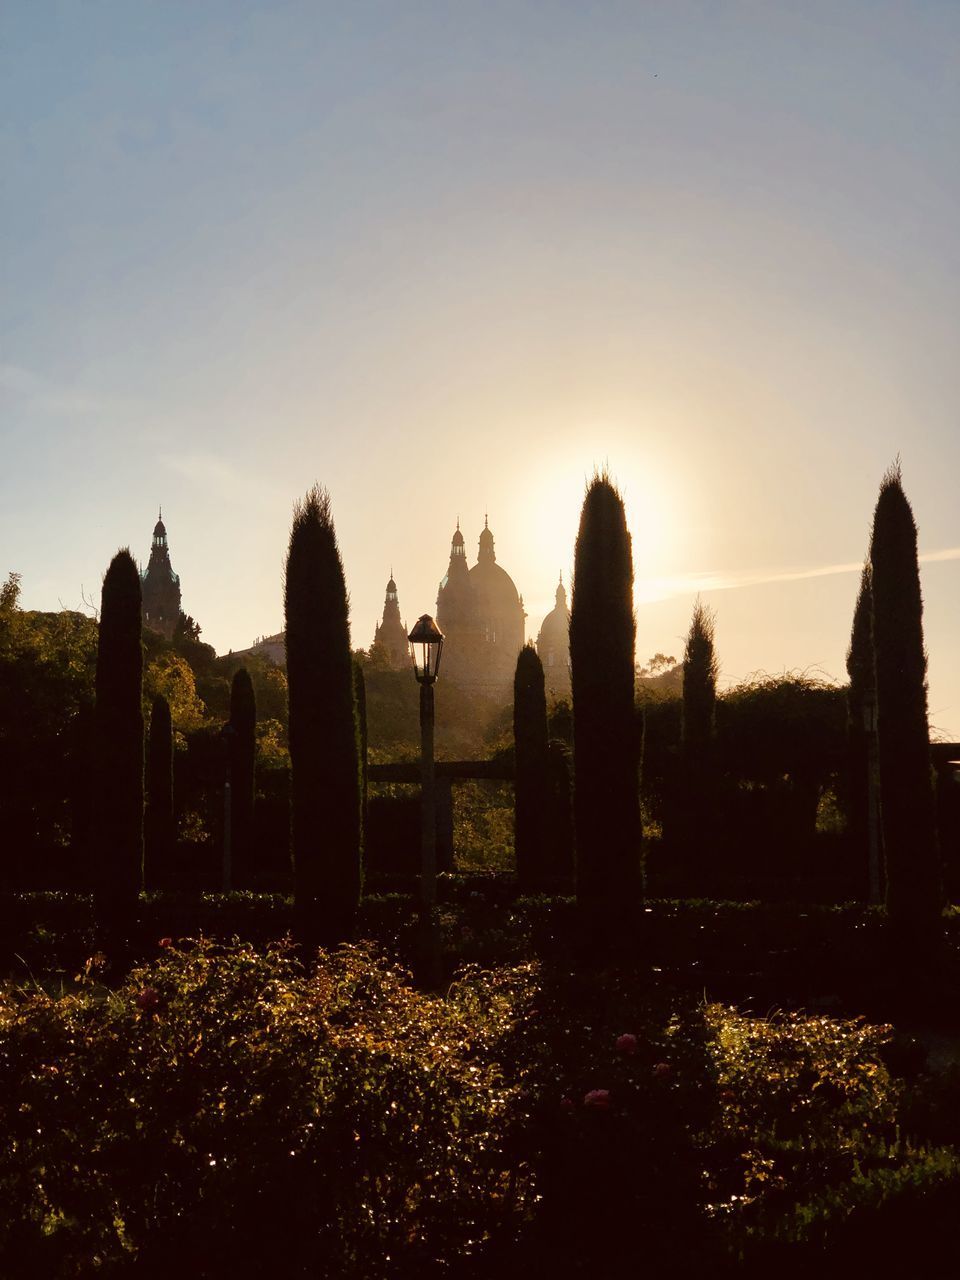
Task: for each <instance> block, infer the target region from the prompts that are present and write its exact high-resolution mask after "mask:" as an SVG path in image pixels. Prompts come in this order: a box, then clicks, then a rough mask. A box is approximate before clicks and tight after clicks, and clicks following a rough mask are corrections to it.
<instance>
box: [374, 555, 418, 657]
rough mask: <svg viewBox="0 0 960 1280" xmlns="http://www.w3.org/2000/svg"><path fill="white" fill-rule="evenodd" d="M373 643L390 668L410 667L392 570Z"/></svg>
mask: <svg viewBox="0 0 960 1280" xmlns="http://www.w3.org/2000/svg"><path fill="white" fill-rule="evenodd" d="M373 643H374V646H375V647H377V648H378V649H379V652H380V653H382V654H383V657H384V658H386V660H387V662H388V663H389V665H390V666H391V667H394V668H395V669H397V670H400V669H402V668H404V667H408V666H409V665H410V643H409V641H408V640H407V624H406V623H405V622H401V620H400V600H399V597H398V596H397V584H396V582H394V580H393V569H391V570H390V578H389V580H388V582H387V593H386V597H385V598H384V602H383V619H382V621H380V622H378V623H377V627H376V630H375V631H374V634H373Z"/></svg>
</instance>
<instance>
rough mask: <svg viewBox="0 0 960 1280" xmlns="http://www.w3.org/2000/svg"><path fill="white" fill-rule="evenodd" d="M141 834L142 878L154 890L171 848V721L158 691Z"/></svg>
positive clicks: (166, 867)
mask: <svg viewBox="0 0 960 1280" xmlns="http://www.w3.org/2000/svg"><path fill="white" fill-rule="evenodd" d="M144 837H145V857H144V881H145V883H146V886H147V888H148V889H157V888H160V887H161V886H162V884H163V877H164V872H165V871H169V868H170V863H171V860H172V857H173V847H174V821H173V722H172V720H171V718H170V704H169V702H167V700H166V698H164V697H163V696H162V695H161V694H158V695H157V697H155V698H154V700H153V706H152V707H151V708H150V736H149V739H148V742H147V809H146V814H145V815H144Z"/></svg>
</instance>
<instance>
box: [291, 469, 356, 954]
mask: <svg viewBox="0 0 960 1280" xmlns="http://www.w3.org/2000/svg"><path fill="white" fill-rule="evenodd" d="M284 608H285V614H286V643H287V684H288V690H289V694H288V696H289V709H290V730H289V734H290V762H291V801H292V804H291V808H292V834H293V866H294V897H295V903H296V913H297V921H298V930H299V935H300V938H301V941H302V942H303V943H304V944H305V945H306V946H308V947H312V946H314V945H315V944H317V943H320V942H322V943H325V944H330V943H335V942H338V941H341V940H342V939H344V938H346V937H348V936H349V935H350V933H351V931H352V928H353V922H354V917H355V915H356V910H357V906H358V903H359V898H360V885H361V850H360V838H361V829H360V786H361V780H360V756H359V747H358V741H357V739H358V733H357V709H356V695H355V692H354V675H353V661H352V657H351V652H350V631H349V626H348V620H347V618H348V601H347V589H346V583H345V582H344V577H343V565H342V563H341V560H340V551H339V549H338V547H337V537H336V533H335V531H334V527H333V518H332V516H331V512H330V498H329V495H328V494H327V493H326V491H325V490H323V489H320V488H318V487H316V486H314V488H313V489H311V490H310V492H309V493H308V494H307V495H306V497H305V498H304V500H303V501H302V502H298V503H297V505H296V506H295V508H294V514H293V528H292V530H291V532H290V545H289V550H288V552H287V562H286V572H285V580H284Z"/></svg>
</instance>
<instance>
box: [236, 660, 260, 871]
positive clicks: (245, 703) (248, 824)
mask: <svg viewBox="0 0 960 1280" xmlns="http://www.w3.org/2000/svg"><path fill="white" fill-rule="evenodd" d="M230 724H231V726H232V728H233V731H234V732H233V737H232V739H231V748H230V751H231V761H230V838H231V844H232V849H231V855H232V864H233V865H232V878H233V883H234V885H235V887H236V888H238V889H250V888H252V886H253V855H254V848H253V842H254V833H253V803H254V791H255V777H254V775H255V767H256V757H257V701H256V697H255V695H254V692H253V681H252V680H251V679H250V672H249V671H248V670H247V669H246V667H240V668H239V670H237V671H235V672H234V674H233V680H232V681H231V683H230Z"/></svg>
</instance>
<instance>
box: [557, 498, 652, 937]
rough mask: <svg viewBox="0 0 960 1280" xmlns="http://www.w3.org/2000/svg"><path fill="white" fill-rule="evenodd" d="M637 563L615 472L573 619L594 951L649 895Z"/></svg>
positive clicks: (597, 507)
mask: <svg viewBox="0 0 960 1280" xmlns="http://www.w3.org/2000/svg"><path fill="white" fill-rule="evenodd" d="M635 639H636V623H635V621H634V616H633V556H632V550H631V545H630V534H629V532H628V530H627V519H626V514H625V512H624V509H623V500H622V499H621V497H620V494H619V493H618V492H617V490H616V488H615V487H614V486H613V484H612V483H611V481H610V479H609V478H608V476H607V475H606V474H603V475H598V476H595V477H594V479H593V481H592V482H591V483H590V485H589V487H588V488H587V493H586V497H585V498H584V502H583V510H582V512H581V515H580V530H579V532H578V534H577V545H576V552H575V560H574V582H573V604H572V608H571V612H570V664H571V685H572V692H573V749H574V825H575V830H576V844H577V898H578V901H579V903H580V905H581V909H582V914H583V922H584V925H585V926H586V930H587V945H588V947H589V946H591V945H593V946H596V947H597V948H602V947H603V946H604V945H605V944H606V943H608V942H611V943H612V942H616V941H617V940H618V938H619V936H620V934H619V931H618V929H617V926H623V925H626V923H627V919H628V917H629V914H630V910H631V907H632V904H633V903H634V902H635V901H636V899H637V897H638V895H639V891H640V802H639V787H638V779H637V741H636V738H637V729H636V717H635V714H634V648H635Z"/></svg>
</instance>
